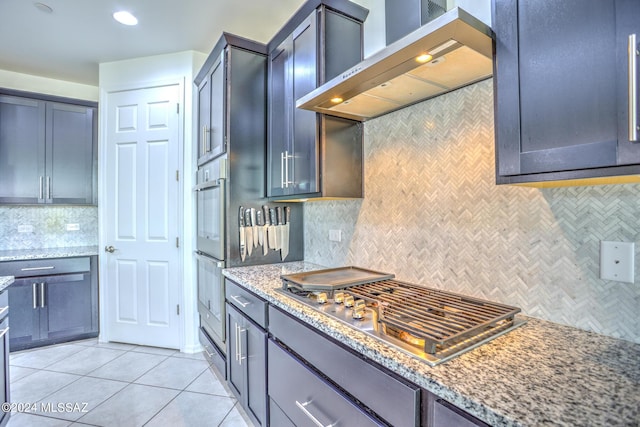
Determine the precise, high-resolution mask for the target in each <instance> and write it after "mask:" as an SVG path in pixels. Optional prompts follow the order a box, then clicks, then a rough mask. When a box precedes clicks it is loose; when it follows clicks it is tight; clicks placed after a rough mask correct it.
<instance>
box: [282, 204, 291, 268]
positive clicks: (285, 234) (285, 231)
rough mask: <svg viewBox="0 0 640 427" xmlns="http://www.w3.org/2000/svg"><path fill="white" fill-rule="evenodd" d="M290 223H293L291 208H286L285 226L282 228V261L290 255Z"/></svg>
mask: <svg viewBox="0 0 640 427" xmlns="http://www.w3.org/2000/svg"><path fill="white" fill-rule="evenodd" d="M289 221H291V208H290V207H289V206H285V207H284V225H283V226H282V244H281V248H280V259H281V260H282V261H284V259H285V258H286V257H287V255H289Z"/></svg>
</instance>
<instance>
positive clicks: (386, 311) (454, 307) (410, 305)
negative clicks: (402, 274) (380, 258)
mask: <svg viewBox="0 0 640 427" xmlns="http://www.w3.org/2000/svg"><path fill="white" fill-rule="evenodd" d="M348 292H349V293H350V294H351V295H353V296H354V297H356V298H362V299H364V300H365V301H368V302H370V303H372V304H373V305H374V306H377V308H378V321H379V322H380V323H381V324H382V325H384V326H385V327H386V328H387V330H386V331H385V332H386V333H387V334H390V335H396V337H397V338H399V339H404V340H407V341H408V342H412V343H414V345H415V344H417V343H418V344H419V345H422V343H421V342H420V340H424V344H423V345H424V351H425V352H426V353H429V354H434V353H436V352H437V351H441V350H444V349H447V348H448V347H451V346H455V345H456V344H458V343H459V342H461V341H463V340H465V339H467V338H470V337H473V336H477V335H479V334H483V333H484V332H487V331H489V330H491V331H492V332H498V331H501V330H503V329H507V328H510V327H512V326H513V322H514V316H515V315H516V314H517V313H519V312H520V309H519V308H516V307H510V306H507V305H503V304H497V303H494V302H490V301H485V300H481V299H476V298H471V297H467V296H463V295H459V294H454V293H451V292H446V291H442V290H437V289H431V288H424V287H421V286H417V285H412V284H409V283H404V282H400V281H397V280H384V281H380V282H375V283H368V284H363V285H358V286H354V287H352V288H349V290H348ZM389 329H391V330H389ZM407 334H408V335H407Z"/></svg>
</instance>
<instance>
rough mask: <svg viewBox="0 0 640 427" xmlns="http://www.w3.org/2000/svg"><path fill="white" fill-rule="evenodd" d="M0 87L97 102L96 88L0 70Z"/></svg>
mask: <svg viewBox="0 0 640 427" xmlns="http://www.w3.org/2000/svg"><path fill="white" fill-rule="evenodd" d="M0 87H4V88H7V89H15V90H23V91H26V92H36V93H44V94H47V95H55V96H63V97H66V98H76V99H84V100H87V101H98V97H99V90H98V87H97V86H89V85H84V84H80V83H72V82H67V81H63V80H55V79H50V78H47V77H39V76H32V75H30V74H21V73H15V72H13V71H7V70H0Z"/></svg>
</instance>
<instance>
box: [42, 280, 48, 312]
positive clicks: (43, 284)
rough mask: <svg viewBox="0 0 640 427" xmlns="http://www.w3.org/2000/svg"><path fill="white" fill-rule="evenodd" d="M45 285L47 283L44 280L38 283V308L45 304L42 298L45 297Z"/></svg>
mask: <svg viewBox="0 0 640 427" xmlns="http://www.w3.org/2000/svg"><path fill="white" fill-rule="evenodd" d="M46 285H47V284H46V283H45V282H42V283H40V308H44V306H45V305H47V304H46V303H45V300H44V297H45V294H44V287H45V286H46Z"/></svg>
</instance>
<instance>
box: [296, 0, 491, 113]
mask: <svg viewBox="0 0 640 427" xmlns="http://www.w3.org/2000/svg"><path fill="white" fill-rule="evenodd" d="M492 55H493V31H492V30H491V28H490V27H488V26H487V25H486V24H484V23H483V22H481V21H480V20H478V19H476V18H475V17H473V16H472V15H470V14H469V13H467V12H465V11H464V10H462V9H460V8H459V7H456V8H454V9H451V10H450V11H448V12H446V13H445V14H443V15H441V16H439V17H438V18H436V19H434V20H433V21H431V22H429V23H427V24H425V25H423V26H422V27H420V28H418V29H417V30H416V31H414V32H412V33H410V34H408V35H407V36H405V37H403V38H401V39H400V40H398V41H396V42H394V43H392V44H390V45H389V46H387V47H386V48H384V49H382V50H380V51H379V52H377V53H375V54H373V55H372V56H371V57H369V58H367V59H365V60H364V61H362V62H360V63H359V64H357V65H355V66H354V67H352V68H351V69H349V70H347V71H345V72H344V73H342V74H341V75H339V76H337V77H335V78H334V79H332V80H330V81H328V82H327V83H325V84H324V85H322V86H320V87H319V88H317V89H315V90H314V91H313V92H311V93H309V94H307V95H305V96H303V97H302V98H300V99H298V101H297V103H296V107H298V108H303V109H306V110H313V111H317V112H319V113H324V114H329V115H332V116H338V117H344V118H348V119H353V120H360V121H365V120H368V119H372V118H374V117H378V116H380V115H383V114H386V113H390V112H391V111H395V110H398V109H400V108H404V107H406V106H408V105H411V104H414V103H416V102H419V101H423V100H425V99H428V98H433V97H434V96H438V95H441V94H443V93H445V92H449V91H451V90H454V89H457V88H460V87H462V86H465V85H468V84H470V83H474V82H477V81H480V80H483V79H486V78H488V77H491V75H492V74H493V61H492ZM420 60H422V61H423V62H422V63H421V62H419V61H420Z"/></svg>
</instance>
